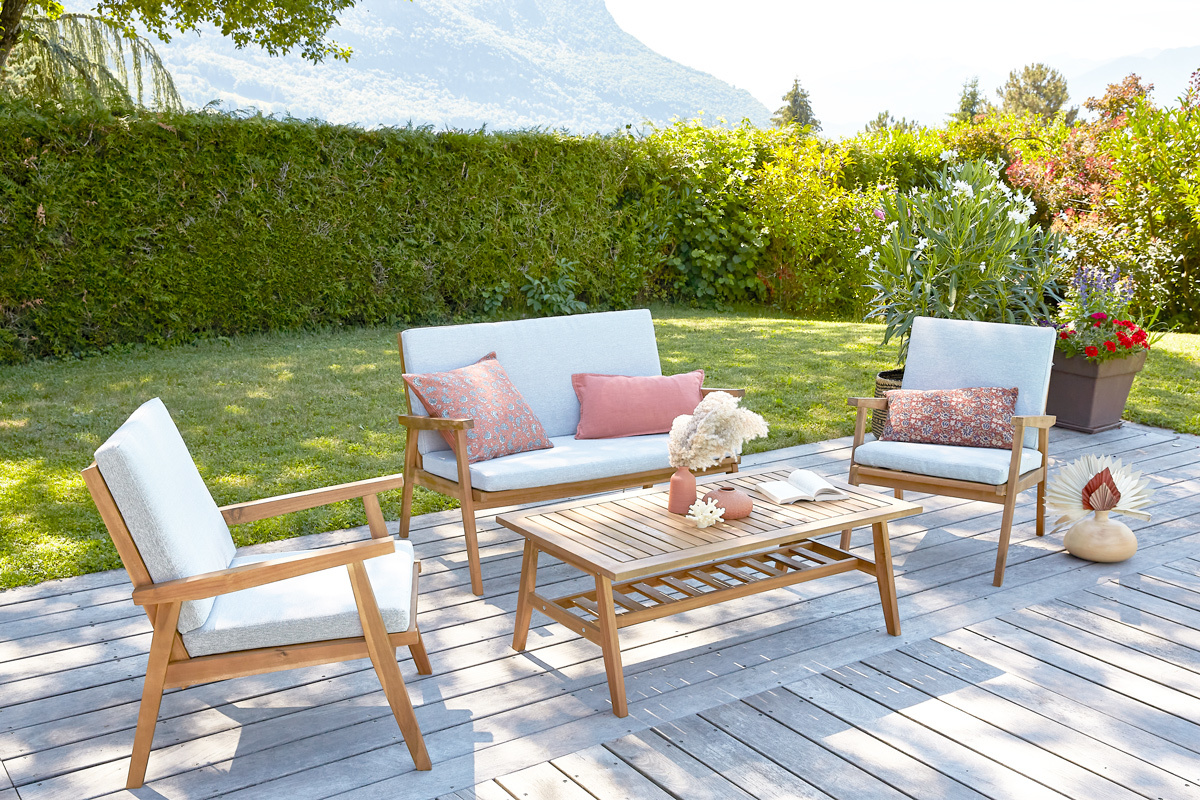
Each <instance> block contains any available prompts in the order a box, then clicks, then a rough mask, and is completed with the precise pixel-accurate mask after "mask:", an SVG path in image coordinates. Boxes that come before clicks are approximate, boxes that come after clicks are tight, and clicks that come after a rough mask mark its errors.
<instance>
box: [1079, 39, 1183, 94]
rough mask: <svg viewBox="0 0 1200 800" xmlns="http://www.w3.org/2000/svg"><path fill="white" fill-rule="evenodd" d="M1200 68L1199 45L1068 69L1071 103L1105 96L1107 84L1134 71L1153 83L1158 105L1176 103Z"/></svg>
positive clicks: (1144, 80)
mask: <svg viewBox="0 0 1200 800" xmlns="http://www.w3.org/2000/svg"><path fill="white" fill-rule="evenodd" d="M1197 69H1200V47H1176V48H1172V49H1169V50H1158V51H1152V52H1150V53H1141V54H1138V55H1128V56H1121V57H1120V58H1114V59H1112V60H1111V61H1106V62H1104V63H1103V64H1100V65H1099V66H1095V67H1092V68H1091V69H1089V70H1087V71H1086V72H1081V73H1079V74H1077V75H1073V74H1071V73H1070V72H1068V73H1067V87H1068V88H1069V89H1070V90H1071V105H1082V104H1083V101H1084V100H1087V99H1088V98H1089V97H1101V96H1103V95H1104V91H1105V90H1106V89H1107V88H1108V84H1110V83H1120V82H1121V81H1122V80H1124V79H1125V76H1126V75H1129V74H1130V73H1131V72H1132V73H1137V75H1138V76H1139V77H1141V78H1142V81H1143V82H1144V83H1153V84H1154V93H1153V94H1152V95H1151V96H1150V97H1151V99H1152V100H1153V101H1154V104H1155V105H1159V106H1167V105H1169V106H1173V105H1177V104H1176V102H1175V100H1176V98H1178V97H1179V96H1180V95H1181V94H1183V93H1184V91H1185V90H1186V89H1187V84H1188V79H1189V78H1191V76H1192V73H1193V72H1195V71H1196V70H1197Z"/></svg>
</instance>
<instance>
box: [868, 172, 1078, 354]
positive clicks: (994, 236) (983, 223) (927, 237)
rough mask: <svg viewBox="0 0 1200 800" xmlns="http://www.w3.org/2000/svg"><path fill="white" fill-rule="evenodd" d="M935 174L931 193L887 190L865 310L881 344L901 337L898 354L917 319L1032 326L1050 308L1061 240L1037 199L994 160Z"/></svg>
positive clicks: (1062, 254)
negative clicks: (876, 322) (879, 329)
mask: <svg viewBox="0 0 1200 800" xmlns="http://www.w3.org/2000/svg"><path fill="white" fill-rule="evenodd" d="M955 156H956V154H955V153H953V152H952V151H947V152H946V153H944V154H943V159H944V160H945V161H947V162H948V163H947V166H946V167H944V168H943V169H942V170H941V172H939V173H936V174H934V175H932V176H931V184H932V188H930V189H929V190H927V191H912V192H908V193H905V192H897V193H895V194H894V195H892V196H889V197H885V198H884V202H883V208H882V209H879V210H878V212H877V215H878V216H880V217H881V218H882V219H883V220H885V221H886V223H887V224H886V229H885V231H884V233H883V235H882V237H881V239H880V244H879V248H878V250H876V248H875V247H873V246H871V247H866V248H864V249H863V255H866V256H869V257H870V258H871V259H872V265H871V268H870V274H871V279H872V288H873V289H874V290H875V300H874V304H873V306H872V308H871V312H870V314H869V316H874V317H879V318H881V319H882V320H883V321H884V323H885V324H886V326H887V327H886V329H885V330H884V338H883V341H884V344H886V343H887V342H888V341H890V340H891V339H892V338H898V339H899V340H900V354H901V358H903V357H904V355H905V353H906V352H907V346H908V333H909V329H910V328H911V326H912V321H913V319H914V318H916V317H918V316H926V317H942V318H946V319H972V320H980V321H984V322H1009V323H1017V324H1032V323H1033V322H1034V321H1036V320H1039V319H1045V318H1046V317H1047V316H1048V315H1049V307H1048V306H1047V303H1046V300H1047V297H1054V298H1055V299H1057V297H1056V295H1055V294H1054V286H1055V284H1054V276H1055V273H1056V271H1058V269H1059V266H1060V263H1061V261H1062V259H1063V258H1064V257H1065V256H1066V255H1069V252H1064V248H1063V243H1062V239H1061V237H1059V236H1058V235H1057V234H1053V233H1046V232H1044V231H1042V230H1041V229H1040V228H1038V227H1037V226H1036V225H1034V224H1032V223H1031V222H1030V217H1031V216H1032V214H1033V213H1034V210H1035V209H1034V205H1033V202H1032V201H1031V200H1030V199H1029V198H1028V197H1025V196H1023V195H1020V194H1018V193H1015V192H1013V191H1012V190H1011V189H1009V188H1008V186H1006V185H1005V184H1004V183H1002V182H1001V181H1000V178H999V168H998V167H997V165H995V164H993V163H990V162H986V161H970V162H967V163H966V164H962V165H960V166H952V165H951V162H953V160H954V158H955Z"/></svg>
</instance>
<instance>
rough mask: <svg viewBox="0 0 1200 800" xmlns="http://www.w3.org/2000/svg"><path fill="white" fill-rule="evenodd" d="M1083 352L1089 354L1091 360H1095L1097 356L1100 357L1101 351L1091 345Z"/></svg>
mask: <svg viewBox="0 0 1200 800" xmlns="http://www.w3.org/2000/svg"><path fill="white" fill-rule="evenodd" d="M1083 352H1085V353H1087V354H1088V357H1089V358H1095V357H1096V356H1098V355H1100V351H1099V349H1097V348H1096V346H1095V345H1092V344H1089V345H1088V346H1087V347H1085V348H1083Z"/></svg>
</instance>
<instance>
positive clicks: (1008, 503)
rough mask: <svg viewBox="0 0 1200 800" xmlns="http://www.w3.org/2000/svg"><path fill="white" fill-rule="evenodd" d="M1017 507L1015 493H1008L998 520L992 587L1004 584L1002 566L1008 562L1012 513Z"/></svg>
mask: <svg viewBox="0 0 1200 800" xmlns="http://www.w3.org/2000/svg"><path fill="white" fill-rule="evenodd" d="M1016 507H1017V493H1016V492H1009V493H1008V494H1007V495H1005V497H1004V515H1003V516H1002V517H1001V519H1000V546H999V549H998V550H997V552H996V574H995V575H994V576H993V577H992V584H993V585H994V586H1001V585H1003V584H1004V565H1005V564H1006V563H1007V562H1008V540H1009V537H1010V536H1011V535H1012V521H1013V512H1014V511H1015V510H1016Z"/></svg>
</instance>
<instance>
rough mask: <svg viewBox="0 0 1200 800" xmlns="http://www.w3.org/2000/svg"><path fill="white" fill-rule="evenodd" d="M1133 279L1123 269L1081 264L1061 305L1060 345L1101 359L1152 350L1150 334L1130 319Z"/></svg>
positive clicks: (1065, 350) (1070, 353)
mask: <svg viewBox="0 0 1200 800" xmlns="http://www.w3.org/2000/svg"><path fill="white" fill-rule="evenodd" d="M1134 291H1135V290H1134V286H1133V281H1131V280H1130V279H1129V278H1128V277H1125V276H1122V275H1121V272H1120V270H1117V269H1113V270H1104V269H1100V268H1094V267H1081V268H1080V269H1078V270H1077V271H1076V272H1075V274H1074V276H1072V278H1071V283H1070V286H1069V288H1068V289H1067V298H1066V300H1064V301H1063V303H1062V305H1061V306H1059V315H1058V322H1057V323H1052V324H1054V327H1055V328H1057V329H1058V342H1057V343H1056V344H1057V347H1058V349H1059V350H1060V351H1062V353H1063V354H1064V355H1066V356H1067V357H1068V358H1070V357H1072V356H1084V357H1085V358H1087V359H1088V360H1089V361H1093V362H1100V361H1108V360H1110V359H1114V358H1125V357H1126V356H1131V355H1135V354H1136V353H1140V352H1142V351H1143V350H1149V349H1150V345H1151V338H1150V335H1149V334H1148V333H1147V332H1146V330H1145V329H1144V328H1143V327H1142V326H1141V325H1139V324H1138V323H1136V322H1133V321H1131V320H1129V319H1126V318H1125V317H1126V315H1127V313H1128V311H1129V307H1130V304H1131V303H1132V301H1133V298H1134Z"/></svg>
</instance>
